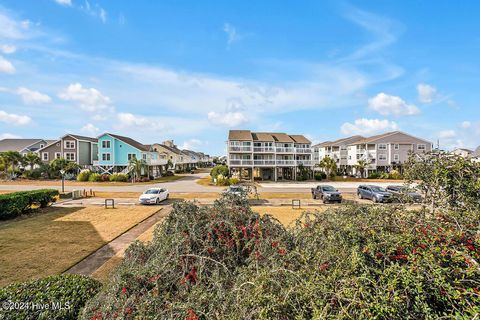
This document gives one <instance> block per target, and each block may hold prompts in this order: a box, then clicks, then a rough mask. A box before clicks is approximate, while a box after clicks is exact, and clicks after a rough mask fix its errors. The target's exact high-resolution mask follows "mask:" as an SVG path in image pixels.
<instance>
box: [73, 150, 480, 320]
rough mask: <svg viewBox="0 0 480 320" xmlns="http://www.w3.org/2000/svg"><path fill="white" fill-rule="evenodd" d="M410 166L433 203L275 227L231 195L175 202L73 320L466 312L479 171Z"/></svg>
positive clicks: (476, 308) (472, 312)
mask: <svg viewBox="0 0 480 320" xmlns="http://www.w3.org/2000/svg"><path fill="white" fill-rule="evenodd" d="M417 161H418V162H419V163H409V166H408V168H406V176H407V177H409V178H412V179H414V178H416V177H419V176H422V175H424V174H426V173H425V172H424V171H425V170H427V171H429V174H431V175H432V177H431V178H426V181H424V182H420V183H419V185H420V187H421V188H423V189H422V190H423V192H424V193H425V194H428V197H427V199H429V200H430V201H432V200H433V204H429V205H428V206H427V205H426V204H427V203H425V204H424V205H423V206H421V207H420V208H414V209H412V208H410V207H408V206H405V205H402V204H399V205H393V206H373V205H345V206H341V207H338V208H330V209H329V210H327V211H326V212H322V213H320V212H313V211H312V212H306V213H304V214H303V215H302V216H301V217H300V218H299V219H298V220H297V221H296V222H295V223H294V225H292V226H291V227H290V228H285V227H284V226H283V225H281V224H280V223H279V222H278V221H277V220H275V219H274V218H273V217H271V216H269V215H263V216H259V215H258V214H256V213H254V212H253V211H252V209H251V208H250V207H249V205H248V202H247V200H246V198H245V197H238V196H235V195H232V194H225V195H223V197H222V199H220V200H217V201H216V202H215V203H214V205H212V206H202V207H200V206H198V205H196V204H195V203H187V202H180V203H176V204H175V205H174V208H173V210H172V212H171V214H170V215H169V216H168V217H167V218H166V219H165V221H164V223H163V224H161V225H159V226H158V227H157V228H156V230H155V232H154V238H153V240H152V242H150V243H142V242H135V243H134V244H133V245H132V246H131V247H129V248H128V250H127V251H126V253H125V259H124V261H123V262H122V264H121V265H120V266H119V267H118V269H117V270H116V271H115V272H114V274H113V277H112V278H111V279H110V281H109V282H108V283H107V284H106V285H105V286H104V288H103V289H102V290H101V292H100V293H99V294H98V295H97V296H95V298H93V299H92V300H91V301H89V303H88V304H87V306H86V308H85V310H84V312H83V313H82V315H81V319H92V318H97V319H98V318H102V319H124V318H127V319H129V318H132V319H133V318H138V319H150V318H161V319H182V318H183V319H211V318H213V319H327V318H329V319H347V318H348V319H438V318H448V319H453V318H457V319H460V318H461V319H471V318H475V317H478V314H480V267H479V260H480V232H479V226H480V210H479V207H478V206H479V202H478V197H475V196H474V195H475V193H476V192H478V191H479V186H478V185H477V183H478V177H479V176H478V174H479V173H480V170H478V165H477V164H472V163H468V164H467V163H465V164H464V165H463V166H460V167H458V168H457V167H450V166H455V162H454V161H453V160H449V159H441V160H433V159H430V158H425V159H423V160H417ZM427 164H433V168H430V169H428V168H429V165H427ZM443 169H446V170H445V171H444V170H443ZM449 169H451V170H449ZM461 177H463V178H466V179H468V181H467V182H466V181H461V180H460V178H461ZM438 196H440V197H442V199H439V198H437V197H438ZM466 201H468V202H469V203H465V202H466Z"/></svg>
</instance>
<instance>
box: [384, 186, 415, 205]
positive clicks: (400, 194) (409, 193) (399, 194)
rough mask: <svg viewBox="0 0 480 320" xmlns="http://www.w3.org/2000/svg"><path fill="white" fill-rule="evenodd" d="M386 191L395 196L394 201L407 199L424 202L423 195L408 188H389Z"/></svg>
mask: <svg viewBox="0 0 480 320" xmlns="http://www.w3.org/2000/svg"><path fill="white" fill-rule="evenodd" d="M386 190H387V191H388V192H390V193H391V194H392V195H393V197H394V199H397V200H401V199H402V198H405V200H407V201H412V202H422V195H421V194H420V193H418V192H416V191H415V190H413V189H409V188H408V187H406V186H388V187H387V189H386Z"/></svg>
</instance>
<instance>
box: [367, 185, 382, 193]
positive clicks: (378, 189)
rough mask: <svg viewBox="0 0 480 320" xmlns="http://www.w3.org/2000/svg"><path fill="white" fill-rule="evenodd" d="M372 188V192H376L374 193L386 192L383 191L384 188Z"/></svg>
mask: <svg viewBox="0 0 480 320" xmlns="http://www.w3.org/2000/svg"><path fill="white" fill-rule="evenodd" d="M370 188H372V191H374V192H384V191H385V189H383V188H382V187H378V186H372V187H370Z"/></svg>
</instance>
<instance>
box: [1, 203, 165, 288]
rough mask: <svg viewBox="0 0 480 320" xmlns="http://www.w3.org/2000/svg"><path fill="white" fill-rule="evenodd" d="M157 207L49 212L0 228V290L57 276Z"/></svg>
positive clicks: (89, 208) (53, 209)
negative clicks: (4, 287) (37, 279)
mask: <svg viewBox="0 0 480 320" xmlns="http://www.w3.org/2000/svg"><path fill="white" fill-rule="evenodd" d="M158 209H159V208H158V207H135V208H132V207H118V208H115V209H104V208H102V207H86V208H48V209H46V210H45V212H43V213H41V214H38V215H35V216H33V217H31V218H27V219H23V220H14V221H8V222H2V223H0V274H1V275H2V276H1V277H0V286H3V285H6V284H9V283H11V282H14V281H24V280H28V279H32V278H40V277H44V276H47V275H52V274H58V273H62V272H63V271H65V270H66V269H68V268H69V267H71V266H72V265H74V264H75V263H77V262H78V261H80V260H82V259H83V258H85V257H86V256H88V255H89V254H90V253H92V252H93V251H95V250H97V249H98V248H100V247H101V246H102V245H104V244H106V243H108V242H110V241H111V240H113V239H114V238H116V237H117V236H119V235H120V234H122V233H124V232H125V231H127V230H129V229H130V228H132V227H133V226H135V225H136V224H138V223H139V222H141V221H143V220H145V219H146V218H148V217H149V216H151V215H152V214H154V213H155V212H157V211H158Z"/></svg>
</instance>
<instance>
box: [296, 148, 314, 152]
mask: <svg viewBox="0 0 480 320" xmlns="http://www.w3.org/2000/svg"><path fill="white" fill-rule="evenodd" d="M295 152H296V153H312V149H309V148H295Z"/></svg>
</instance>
